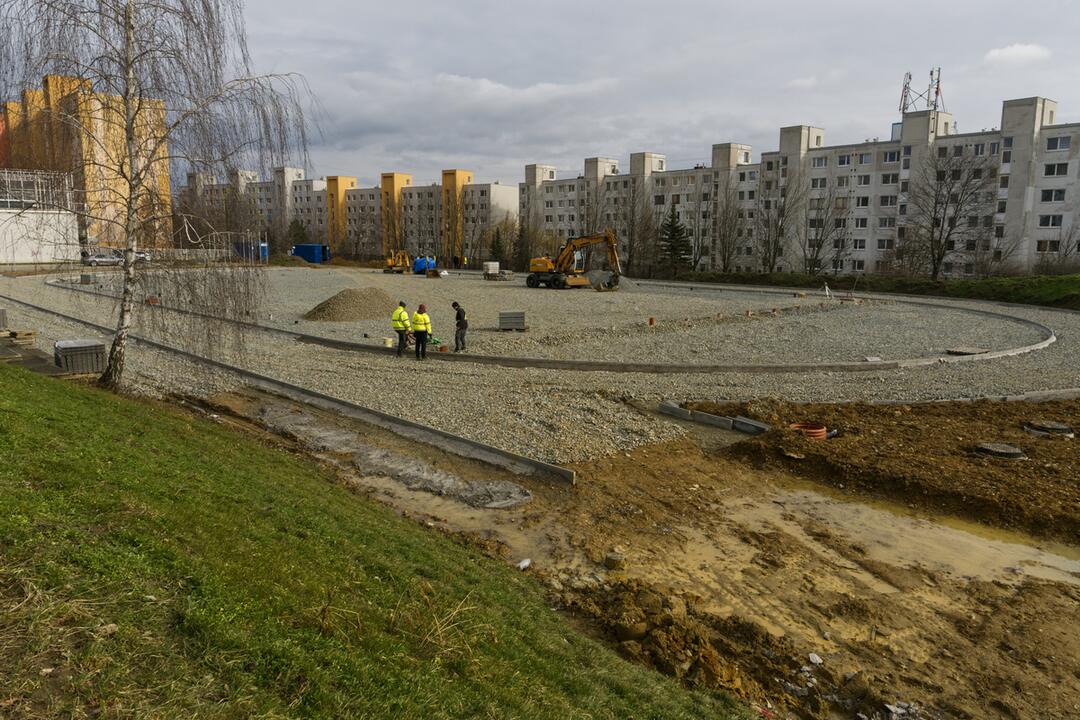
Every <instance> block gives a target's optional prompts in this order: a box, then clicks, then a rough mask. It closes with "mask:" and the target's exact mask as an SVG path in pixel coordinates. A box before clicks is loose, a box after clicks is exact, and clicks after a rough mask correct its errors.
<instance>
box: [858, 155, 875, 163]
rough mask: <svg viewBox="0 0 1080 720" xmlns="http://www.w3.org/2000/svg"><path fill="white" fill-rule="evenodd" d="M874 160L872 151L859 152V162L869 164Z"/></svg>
mask: <svg viewBox="0 0 1080 720" xmlns="http://www.w3.org/2000/svg"><path fill="white" fill-rule="evenodd" d="M872 162H874V158H873V156H872V155H871V154H870V153H859V164H860V165H869V164H870V163H872Z"/></svg>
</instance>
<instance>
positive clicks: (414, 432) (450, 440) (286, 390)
mask: <svg viewBox="0 0 1080 720" xmlns="http://www.w3.org/2000/svg"><path fill="white" fill-rule="evenodd" d="M0 299H3V300H6V301H9V302H13V303H15V304H17V305H21V306H23V307H26V308H30V309H31V310H36V311H37V312H43V313H46V314H49V315H53V316H55V317H59V318H63V319H65V320H68V321H70V322H75V323H79V324H81V325H85V326H87V327H91V328H94V329H95V330H97V331H98V332H102V333H105V334H106V335H112V334H113V333H114V329H113V328H109V327H106V326H104V325H99V324H97V323H94V322H90V321H89V320H83V319H81V318H77V317H75V316H73V315H67V314H66V313H61V312H57V311H55V310H50V309H48V308H44V307H40V306H38V305H34V304H32V303H28V302H25V301H23V300H18V299H16V298H13V297H9V296H7V295H0ZM130 338H131V340H132V341H134V342H135V344H137V345H146V346H147V347H152V348H155V349H157V350H162V351H165V352H169V353H172V354H174V355H179V356H181V357H184V358H187V359H188V360H192V361H194V362H197V363H201V364H204V365H209V366H211V367H215V368H218V369H221V370H226V371H228V372H232V373H235V374H237V375H239V376H240V377H242V378H244V379H245V380H247V381H248V382H250V383H251V384H252V385H255V386H256V387H259V388H261V389H263V390H266V391H269V392H273V393H277V394H279V395H283V396H285V397H288V398H291V399H294V400H298V401H300V402H305V403H308V404H311V405H314V406H316V407H321V408H323V409H328V410H334V411H337V412H341V413H342V414H345V415H348V416H349V417H353V418H356V419H359V420H363V421H365V422H368V423H371V424H373V425H378V426H379V427H382V428H384V429H387V430H390V431H391V432H394V433H396V434H399V435H402V436H404V437H408V438H410V439H413V440H419V441H421V442H424V443H426V444H428V445H431V446H433V447H436V448H439V449H440V450H445V451H447V452H451V453H453V454H455V455H459V456H461V457H465V458H469V459H471V460H479V461H481V462H485V463H487V464H489V465H494V466H496V467H501V468H504V469H507V470H509V471H511V472H513V473H516V474H519V475H521V474H537V473H540V474H546V475H552V476H554V477H556V478H558V479H559V480H561V481H563V482H566V483H569V484H570V485H574V484H576V482H577V473H576V472H575V471H574V470H571V469H570V468H564V467H561V466H559V465H552V464H550V463H546V462H543V461H541V460H534V459H533V458H529V457H525V456H524V455H518V454H517V453H513V452H510V451H509V450H502V449H500V448H496V447H494V446H492V445H487V444H485V443H482V442H478V441H476V440H470V439H468V438H464V437H461V436H460V435H454V434H453V433H449V432H446V431H444V430H439V429H438V428H433V427H431V426H429V425H424V424H422V423H418V422H413V421H412V420H406V419H405V418H399V417H396V416H394V415H389V414H387V413H384V412H381V411H379V410H373V409H371V408H367V407H364V406H362V405H357V404H356V403H351V402H348V401H347V400H340V399H338V398H335V397H331V396H330V395H324V394H323V393H320V392H317V391H314V390H308V389H307V388H303V387H300V386H299V385H293V384H291V383H287V382H285V381H283V380H277V379H275V378H272V377H268V376H266V375H260V374H258V373H254V372H251V371H250V370H244V369H243V368H240V367H237V366H235V365H230V364H229V363H225V362H221V361H220V360H212V359H210V358H207V357H203V356H202V355H196V354H195V353H192V352H188V351H187V350H181V349H180V348H176V347H173V346H171V345H167V344H165V343H161V342H158V341H156V340H149V339H146V338H142V337H139V336H137V335H131V336H130Z"/></svg>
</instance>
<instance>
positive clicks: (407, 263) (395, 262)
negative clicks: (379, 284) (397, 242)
mask: <svg viewBox="0 0 1080 720" xmlns="http://www.w3.org/2000/svg"><path fill="white" fill-rule="evenodd" d="M411 269H412V258H410V257H409V253H407V252H405V251H404V250H398V251H397V252H395V253H394V254H393V255H391V256H390V257H388V258H386V267H384V268H383V272H387V273H398V274H399V275H400V274H402V273H405V272H409V271H410V270H411Z"/></svg>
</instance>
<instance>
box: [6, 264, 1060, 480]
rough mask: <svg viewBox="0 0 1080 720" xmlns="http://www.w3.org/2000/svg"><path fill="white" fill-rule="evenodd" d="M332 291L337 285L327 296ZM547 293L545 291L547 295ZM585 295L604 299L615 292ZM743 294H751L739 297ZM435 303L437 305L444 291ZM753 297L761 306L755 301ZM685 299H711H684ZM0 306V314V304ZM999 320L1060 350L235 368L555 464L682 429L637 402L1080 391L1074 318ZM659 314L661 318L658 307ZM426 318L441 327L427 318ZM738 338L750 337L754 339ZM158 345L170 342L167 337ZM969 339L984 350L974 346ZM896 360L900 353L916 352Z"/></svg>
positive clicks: (252, 352) (301, 360)
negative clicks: (586, 367)
mask: <svg viewBox="0 0 1080 720" xmlns="http://www.w3.org/2000/svg"><path fill="white" fill-rule="evenodd" d="M278 272H281V271H278ZM287 272H297V273H303V274H306V275H311V274H314V273H317V272H325V271H311V270H306V269H300V270H295V271H287ZM333 272H335V273H336V272H338V271H333ZM365 279H366V278H365ZM415 282H418V283H423V282H428V283H431V284H436V283H438V282H440V281H435V280H432V281H424V280H420V279H417V280H416V281H415ZM479 282H482V281H479ZM449 285H450V283H449V282H447V286H449ZM489 285H499V286H501V285H505V284H504V283H489ZM481 287H483V286H481ZM338 289H341V288H338ZM0 292H3V293H5V294H11V295H14V296H17V297H22V298H24V299H26V300H27V301H29V302H36V303H39V304H42V305H44V306H47V307H50V308H53V309H56V310H60V311H64V312H69V313H71V314H74V315H78V316H80V317H85V318H87V319H96V320H98V321H99V322H104V323H106V324H107V323H108V322H110V319H109V311H110V308H111V305H112V303H111V302H109V301H104V300H101V299H97V298H92V297H87V296H82V295H77V294H75V293H72V292H70V291H65V290H59V289H55V288H49V287H47V286H45V285H44V284H43V282H42V280H41V278H20V279H3V280H0ZM333 292H336V290H333V291H332V292H331V293H330V294H333ZM443 292H447V293H448V292H449V291H448V290H444V291H443ZM499 292H502V291H499ZM522 292H525V291H524V290H523V291H522ZM528 292H530V293H532V296H544V295H545V291H542V290H535V291H528ZM566 292H568V293H569V292H577V291H566ZM585 292H586V294H589V293H588V291H585ZM554 293H557V291H551V292H550V293H547V294H549V295H550V294H554ZM637 294H641V295H646V292H645V291H639V292H637V293H627V294H626V295H621V294H620V295H619V297H629V296H631V295H637ZM592 295H594V296H600V297H601V298H608V297H615V295H614V294H612V295H610V296H609V295H605V294H601V293H592ZM723 295H727V293H724V294H723ZM462 297H464V295H462ZM530 297H531V296H530ZM746 297H747V298H748V299H753V298H752V296H751V295H747V296H746ZM447 298H448V299H447V303H446V304H447V306H448V305H449V295H447ZM320 299H325V297H322V298H320ZM320 299H317V300H315V301H314V302H319V301H320ZM427 299H429V298H427ZM739 299H740V300H741V299H742V297H741V296H740V298H739ZM757 299H758V301H759V302H761V301H762V298H761V297H758V298H757ZM765 299H766V300H773V299H774V298H770V297H766V298H765ZM634 300H635V301H636V297H635V298H634ZM278 302H281V301H278ZM290 302H299V303H300V305H301V306H302V307H303V306H305V305H306V307H311V305H312V304H314V302H312V303H309V302H308V300H307V299H304V300H303V301H297V300H294V299H291V300H290ZM461 302H462V303H463V304H466V302H467V301H466V299H462V300H461ZM641 302H646V300H645V299H643V300H642V301H641ZM648 302H652V303H657V304H658V306H662V305H663V304H665V303H666V304H669V305H670V304H672V303H671V295H665V296H662V297H661V298H660V299H659V300H657V299H652V300H648ZM694 302H704V303H710V302H712V301H710V300H708V299H706V300H699V299H697V298H694ZM766 304H769V303H767V302H766ZM947 304H949V305H950V306H952V307H957V308H963V307H969V308H976V307H983V308H985V307H987V306H988V305H987V304H985V303H982V304H980V303H966V302H948V303H947ZM0 306H3V303H2V301H0ZM466 307H469V306H468V305H466ZM881 307H883V308H885V309H886V310H890V311H892V310H895V309H896V306H895V305H886V306H881ZM991 307H993V306H991ZM900 308H902V309H903V310H904V312H897V313H895V314H894V315H893V318H894V320H893V321H892V322H890V323H889V324H888V325H887V327H886V329H885V330H884V332H887V333H888V334H889V335H890V336H891V340H890V342H893V343H895V346H896V347H898V348H902V338H904V337H911V338H913V346H915V347H914V349H917V345H918V342H920V341H921V340H920V338H925V337H926V333H925V332H924V331H923V330H922V329H921V323H922V320H923V318H924V317H925V316H926V315H929V314H932V313H933V312H935V311H934V310H932V309H926V308H920V309H918V311H916V312H907V308H905V307H904V306H900ZM877 309H879V308H877V307H875V310H877ZM448 311H449V308H448V307H447V308H446V310H445V311H443V312H444V314H443V315H442V318H443V322H444V323H446V322H448V320H449V312H448ZM856 312H857V310H856ZM1003 312H1007V313H1009V314H1013V315H1016V316H1020V317H1025V318H1029V319H1032V320H1035V321H1037V322H1041V323H1043V324H1046V325H1049V326H1050V327H1052V328H1054V329H1055V330H1056V331H1057V332H1058V336H1059V340H1058V342H1057V343H1055V344H1053V345H1051V346H1050V347H1049V348H1047V349H1045V350H1041V351H1038V352H1034V353H1029V354H1026V355H1021V356H1018V357H1012V358H1003V359H999V360H992V361H987V362H975V363H963V364H939V365H932V366H928V367H920V368H914V369H908V370H892V371H881V372H863V373H849V374H843V373H824V372H822V373H808V374H765V375H761V374H726V373H725V374H707V375H701V374H687V375H648V374H636V373H631V374H614V373H599V372H567V371H553V370H532V369H529V370H519V369H512V368H501V367H494V366H482V365H474V364H464V363H444V362H439V361H428V362H426V363H418V362H416V361H414V360H412V359H411V358H410V359H402V360H397V359H395V358H391V357H386V358H383V357H379V356H370V355H366V354H358V353H349V352H345V351H337V350H332V349H329V348H321V347H317V346H310V345H303V344H300V343H294V342H290V341H285V340H281V339H279V338H274V337H270V336H267V335H261V334H252V335H250V336H249V337H248V343H247V352H246V353H245V355H244V357H243V358H240V359H239V360H238V362H241V363H243V364H244V365H245V366H247V367H249V368H250V369H252V370H254V371H256V372H260V373H263V374H266V375H271V376H274V377H278V378H281V379H282V380H286V381H290V382H295V383H297V384H302V385H306V386H308V387H311V388H312V389H315V390H318V391H321V392H325V393H327V394H331V395H334V396H337V397H341V398H343V399H345V400H350V401H352V402H357V403H359V404H362V405H366V406H369V407H372V408H375V409H378V410H382V411H384V412H388V413H392V414H395V415H399V416H401V417H405V418H408V419H411V420H415V421H419V422H424V423H428V424H431V425H433V426H435V427H439V428H441V429H443V430H447V431H450V432H454V433H458V434H461V435H463V436H465V437H470V438H473V439H476V440H481V441H483V442H488V443H491V444H493V445H496V446H498V447H502V448H505V449H507V450H512V451H515V452H520V453H524V454H527V455H530V456H532V457H536V458H538V459H541V460H546V461H550V462H560V463H566V462H573V461H579V460H585V459H587V458H595V457H597V456H601V455H606V454H610V453H613V452H619V451H625V450H627V449H629V448H632V447H635V446H638V445H642V444H647V443H650V442H655V441H658V440H662V439H666V438H672V437H677V436H679V435H680V434H681V433H682V432H683V428H682V426H680V425H679V424H678V423H675V422H672V421H670V420H667V419H663V418H661V417H659V416H656V415H654V414H652V413H643V412H641V411H639V410H638V409H636V406H640V407H649V406H651V405H653V404H655V403H656V402H658V401H659V400H660V399H662V398H672V399H676V400H716V401H722V400H725V399H732V400H735V399H753V398H758V397H781V398H785V399H788V400H795V401H820V402H827V401H837V400H875V399H889V400H910V401H916V400H935V399H943V398H953V397H966V396H984V395H1002V394H1016V393H1021V392H1027V391H1031V390H1046V389H1057V388H1071V387H1080V353H1078V350H1080V314H1075V313H1066V312H1057V311H1052V310H1042V309H1035V308H1006V309H1003ZM9 313H10V314H11V316H12V317H13V319H14V320H15V321H17V322H18V323H21V324H23V325H26V326H29V327H34V328H36V329H37V330H38V332H39V344H40V345H41V346H42V347H43V348H44V349H50V350H51V347H52V342H53V340H55V339H60V338H70V337H84V336H86V335H87V332H86V330H85V328H83V327H82V326H72V325H71V324H70V323H66V322H62V321H57V320H55V319H52V318H51V317H49V316H44V315H41V314H39V313H27V312H25V311H22V310H20V309H18V308H12V307H9ZM474 313H475V311H471V312H470V315H471V316H472V317H475V314H474ZM657 314H659V313H657ZM848 316H849V313H848V311H847V310H846V309H845V310H837V311H833V312H826V313H818V314H814V315H806V316H802V317H803V319H804V320H812V321H813V323H812V325H813V326H817V325H818V324H825V325H827V324H828V323H829V322H830V321H831V320H833V319H836V320H837V321H843V320H844V319H845V318H847V317H848ZM668 317H671V314H670V313H669V315H668ZM971 317H974V316H971ZM902 318H906V319H907V322H902V321H901V319H902ZM435 322H436V323H438V322H439V316H438V315H437V316H436V318H435ZM474 322H475V321H474ZM731 327H733V328H745V329H746V330H748V331H755V330H757V329H758V328H760V327H762V324H759V323H745V324H738V325H732V326H731ZM787 327H797V323H795V324H788V325H787ZM148 331H152V330H150V329H148ZM1014 331H1015V329H1014V328H1013V326H1012V324H1009V323H1003V324H1002V325H1001V332H1003V333H1011V332H1014ZM832 332H836V331H832ZM957 332H960V333H962V332H963V331H962V330H958V331H957ZM436 334H438V325H436ZM841 335H842V333H841ZM654 337H657V338H658V337H661V335H659V334H658V335H656V336H654ZM748 337H753V333H751V334H750V335H748ZM995 339H996V338H995ZM168 340H169V341H170V342H173V343H176V342H178V339H177V338H169V339H168ZM791 342H792V344H793V346H794V347H795V348H799V347H810V346H811V345H810V343H811V341H810V340H809V339H805V338H804V339H802V340H800V339H799V338H798V337H794V336H793V337H792V339H791ZM980 344H982V345H983V346H984V347H985V346H986V343H985V342H984V343H980ZM1006 344H1008V343H1006ZM995 346H996V345H995ZM906 354H907V355H909V356H910V355H913V354H915V353H914V352H912V353H906ZM130 357H131V369H132V370H133V372H132V375H131V380H132V382H133V384H134V386H135V388H136V389H137V390H139V391H141V392H149V393H160V392H168V391H172V392H177V391H179V392H183V393H198V392H213V391H219V390H224V389H228V388H230V387H233V386H234V384H235V379H234V378H233V377H232V376H230V375H229V374H228V373H220V372H211V371H207V370H206V369H204V368H202V367H199V366H194V365H193V364H192V363H189V362H186V361H183V360H178V359H176V358H173V357H169V356H166V355H164V354H163V353H160V352H156V351H152V350H149V349H146V348H138V347H136V348H135V349H134V350H133V351H132V352H131V353H130Z"/></svg>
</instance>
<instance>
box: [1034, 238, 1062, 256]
mask: <svg viewBox="0 0 1080 720" xmlns="http://www.w3.org/2000/svg"><path fill="white" fill-rule="evenodd" d="M1060 250H1061V241H1060V240H1039V241H1038V242H1037V243H1035V251H1036V252H1041V253H1045V252H1052V253H1056V252H1059V251H1060Z"/></svg>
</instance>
